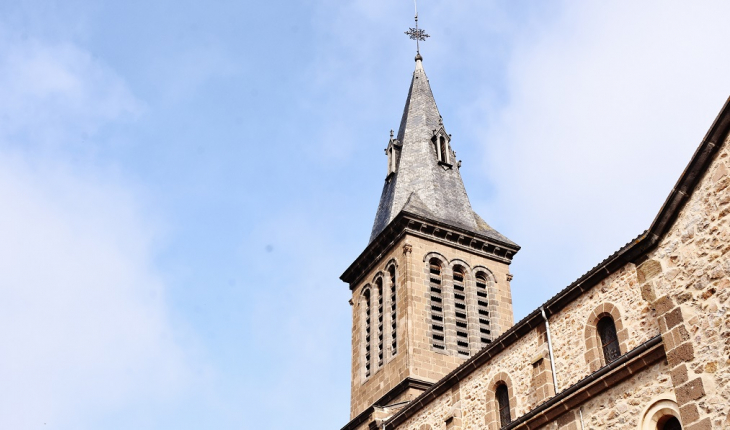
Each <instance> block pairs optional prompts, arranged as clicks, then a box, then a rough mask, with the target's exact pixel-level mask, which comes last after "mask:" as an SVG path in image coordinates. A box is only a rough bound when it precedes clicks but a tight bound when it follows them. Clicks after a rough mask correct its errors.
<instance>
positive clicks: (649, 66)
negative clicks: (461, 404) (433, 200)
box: [0, 0, 730, 430]
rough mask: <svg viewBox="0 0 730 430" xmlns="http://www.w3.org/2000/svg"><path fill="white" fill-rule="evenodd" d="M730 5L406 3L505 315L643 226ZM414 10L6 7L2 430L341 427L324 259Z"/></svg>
mask: <svg viewBox="0 0 730 430" xmlns="http://www.w3.org/2000/svg"><path fill="white" fill-rule="evenodd" d="M728 9H730V5H728V4H727V3H726V2H719V1H718V2H709V1H707V2H701V3H694V4H693V5H692V7H691V8H689V7H686V6H685V5H684V4H683V3H681V2H658V1H656V2H642V3H641V4H634V2H628V1H625V2H611V3H606V2H591V1H586V2H580V3H578V2H567V1H566V2H563V1H546V2H539V3H538V2H527V1H511V2H496V1H460V2H453V1H451V2H449V1H443V0H422V2H421V4H419V12H420V18H421V19H420V23H421V25H422V27H423V28H425V29H426V31H427V32H428V33H429V34H430V35H431V36H432V37H431V38H430V39H429V40H428V41H427V42H426V43H424V44H423V45H422V53H423V56H424V58H425V60H424V67H425V69H426V72H427V73H428V75H429V78H430V81H431V85H432V88H433V91H434V94H435V97H436V101H437V103H438V105H439V108H440V111H441V113H442V115H443V116H444V123H445V126H446V128H447V130H448V132H449V133H451V134H452V135H453V141H452V143H453V146H454V149H455V150H456V151H457V154H458V158H459V159H461V160H463V167H462V170H461V172H462V175H463V177H464V181H465V184H466V188H467V191H468V192H469V195H470V198H471V201H472V204H473V206H474V207H475V209H476V210H477V212H479V213H480V214H481V215H482V217H483V218H485V219H486V220H487V221H488V222H489V223H490V224H491V225H492V226H494V227H495V228H497V229H498V230H499V231H501V232H502V233H504V234H505V235H507V236H508V237H510V238H511V239H512V240H514V241H516V242H517V243H519V244H520V245H521V246H522V247H523V249H522V250H521V251H520V253H518V254H517V256H516V257H515V260H514V263H513V266H512V272H513V274H514V276H515V277H514V280H513V282H512V287H513V296H514V307H515V317H516V319H519V318H521V317H523V316H524V315H526V314H527V313H529V312H530V311H531V310H532V309H534V308H535V307H537V306H538V305H539V304H540V303H542V302H543V301H545V300H547V299H548V298H549V297H550V296H552V295H553V294H555V293H556V292H557V291H559V290H560V289H562V288H563V287H565V286H566V285H567V284H569V283H570V282H571V281H573V280H574V279H576V278H577V277H578V276H580V275H581V274H582V273H584V272H585V271H587V270H588V269H590V268H591V267H592V266H594V265H595V264H597V263H598V262H599V261H601V260H602V259H603V258H605V257H606V256H608V255H609V254H611V253H612V252H613V251H615V250H617V249H618V248H619V247H620V246H622V245H623V244H624V243H626V242H627V241H629V240H630V239H632V238H633V237H635V236H636V235H637V234H639V233H640V232H641V231H643V230H644V229H645V228H647V227H648V226H649V224H650V223H651V220H652V219H653V217H654V215H655V214H656V213H657V211H658V209H659V207H660V206H661V204H662V203H663V201H664V199H665V197H666V196H667V195H668V193H669V191H670V190H671V187H672V185H673V184H674V182H675V181H676V179H677V178H678V177H679V174H680V173H681V171H682V169H683V168H684V166H685V164H686V163H687V161H688V160H689V158H690V156H691V154H692V152H693V151H694V149H695V148H696V146H697V145H698V144H699V142H700V140H701V139H702V137H703V136H704V133H705V131H706V130H707V129H708V128H709V126H710V124H711V123H712V120H713V119H714V117H715V115H716V114H717V112H719V110H720V108H721V107H722V104H723V103H724V101H725V99H726V98H727V96H728V94H730V81H728V79H727V76H730V57H728V56H727V55H724V54H725V53H726V52H727V41H728V40H730V39H729V36H730V28H729V27H728V26H727V25H726V22H725V21H726V18H725V17H727V16H728V12H730V11H729V10H728ZM412 15H413V4H412V3H411V2H410V1H407V0H403V1H401V0H398V1H392V0H390V1H384V0H368V1H365V0H356V1H342V0H339V1H334V0H320V1H317V2H314V1H301V2H283V1H279V2H254V1H249V2H233V1H215V2H207V3H203V2H193V1H177V2H172V1H145V2H141V1H126V2H110V1H92V0H87V1H74V0H66V1H63V2H60V1H51V0H48V1H32V0H30V1H8V0H4V1H0V201H2V202H3V205H2V206H3V210H2V211H0V293H2V296H3V300H0V345H1V346H0V387H2V389H0V428H12V429H21V430H22V429H41V428H42V429H44V430H45V429H99V428H103V429H110V430H111V429H130V428H134V429H167V428H177V429H200V428H214V429H249V428H251V429H253V428H257V429H268V428H271V429H288V428H301V429H323V428H340V427H341V426H342V425H344V424H345V423H346V422H347V421H348V413H349V381H350V376H349V371H350V369H349V366H350V307H349V306H348V304H347V300H348V298H349V296H348V293H349V291H348V288H347V286H346V285H345V284H343V283H341V282H340V281H339V279H338V278H339V275H340V274H341V273H342V271H344V269H345V268H346V267H347V266H348V265H349V263H350V262H351V261H352V260H353V259H354V258H355V257H356V256H357V255H358V254H359V253H360V252H361V251H362V249H363V248H364V246H365V245H366V243H367V239H368V236H369V233H370V228H371V226H372V222H373V217H374V214H375V210H376V206H377V201H378V198H379V196H380V191H381V187H382V180H383V178H384V176H385V169H386V164H385V163H386V158H385V156H384V155H383V148H385V146H386V144H387V141H388V132H389V130H390V129H391V128H393V129H397V127H398V123H399V121H400V116H401V113H402V109H403V103H404V101H405V97H406V94H407V90H408V85H409V83H410V76H411V73H412V69H413V67H414V63H413V56H414V46H413V44H412V42H411V41H409V40H408V38H407V37H406V36H405V35H403V32H404V31H405V30H407V29H408V27H409V26H411V25H412Z"/></svg>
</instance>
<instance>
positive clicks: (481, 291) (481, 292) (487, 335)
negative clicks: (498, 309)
mask: <svg viewBox="0 0 730 430" xmlns="http://www.w3.org/2000/svg"><path fill="white" fill-rule="evenodd" d="M488 282H489V281H488V278H487V274H486V273H484V272H478V273H477V274H476V287H477V288H476V290H477V312H478V313H479V339H480V340H481V343H482V347H484V346H486V345H487V344H489V343H490V342H491V341H492V340H491V330H490V326H489V301H488V299H487V297H488V291H487V285H488Z"/></svg>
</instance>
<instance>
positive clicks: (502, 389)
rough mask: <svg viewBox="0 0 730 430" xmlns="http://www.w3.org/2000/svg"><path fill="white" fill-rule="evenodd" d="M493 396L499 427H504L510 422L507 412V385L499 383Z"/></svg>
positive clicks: (510, 417) (510, 418)
mask: <svg viewBox="0 0 730 430" xmlns="http://www.w3.org/2000/svg"><path fill="white" fill-rule="evenodd" d="M495 396H496V397H497V406H498V407H499V424H500V427H504V426H506V425H507V424H509V423H511V422H512V416H511V415H510V412H509V390H508V389H507V385H506V384H504V383H501V384H499V385H498V386H497V390H496V393H495Z"/></svg>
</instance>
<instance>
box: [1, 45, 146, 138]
mask: <svg viewBox="0 0 730 430" xmlns="http://www.w3.org/2000/svg"><path fill="white" fill-rule="evenodd" d="M0 53H2V54H1V55H0V100H2V103H0V136H3V137H4V139H5V142H4V143H5V144H7V143H8V141H17V140H19V139H20V138H21V137H22V138H26V137H27V138H28V140H26V141H24V142H22V143H24V144H26V145H33V146H38V145H43V146H51V147H56V148H58V147H61V146H66V147H68V146H69V145H71V144H76V143H78V142H80V141H82V140H84V139H86V138H88V137H90V136H92V135H93V134H94V133H96V132H97V131H98V129H99V127H101V126H103V125H104V124H106V123H107V122H108V121H112V120H117V119H120V118H133V117H135V116H137V115H139V114H140V113H141V112H143V110H144V105H143V103H141V102H140V101H139V100H137V99H136V98H135V97H134V96H133V95H132V94H131V92H130V91H129V90H128V88H127V87H126V85H125V83H124V81H123V80H122V79H121V78H120V77H119V76H117V75H116V74H115V73H114V72H113V71H112V70H110V69H109V68H108V67H107V66H105V65H104V64H103V63H102V62H100V61H98V60H96V59H95V58H94V57H93V56H92V55H91V54H90V53H89V52H87V51H85V50H83V49H81V48H79V47H77V46H75V45H73V44H71V43H64V42H58V43H54V44H48V43H45V42H42V41H40V40H36V39H19V38H16V37H14V36H12V35H8V34H7V33H4V32H2V31H0Z"/></svg>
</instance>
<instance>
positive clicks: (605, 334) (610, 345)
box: [596, 317, 621, 364]
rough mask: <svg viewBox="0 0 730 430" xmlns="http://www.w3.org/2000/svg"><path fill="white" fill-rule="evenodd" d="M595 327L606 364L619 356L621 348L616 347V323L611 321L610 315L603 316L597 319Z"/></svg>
mask: <svg viewBox="0 0 730 430" xmlns="http://www.w3.org/2000/svg"><path fill="white" fill-rule="evenodd" d="M596 328H597V329H598V336H599V337H600V338H601V347H602V348H603V356H604V357H605V358H606V364H608V363H610V362H612V361H614V360H616V359H617V358H619V357H620V356H621V350H620V349H619V347H618V336H617V335H616V325H615V324H614V323H613V319H612V318H611V317H603V318H601V320H600V321H598V325H597V326H596Z"/></svg>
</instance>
